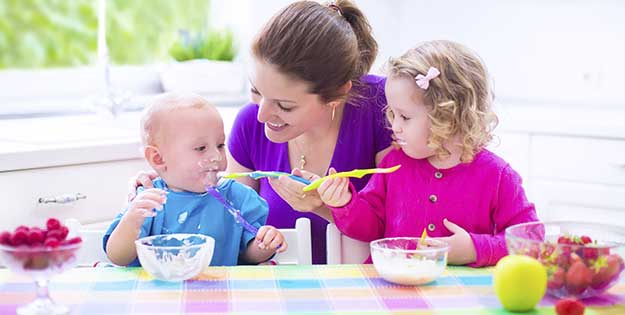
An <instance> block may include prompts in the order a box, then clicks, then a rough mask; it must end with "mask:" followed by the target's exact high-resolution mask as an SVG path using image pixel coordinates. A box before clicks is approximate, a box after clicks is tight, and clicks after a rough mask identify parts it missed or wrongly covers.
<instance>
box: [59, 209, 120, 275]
mask: <svg viewBox="0 0 625 315" xmlns="http://www.w3.org/2000/svg"><path fill="white" fill-rule="evenodd" d="M65 225H66V226H67V227H68V228H69V230H70V233H72V234H75V235H79V236H80V237H81V238H82V248H81V250H80V252H79V253H78V264H77V265H78V266H95V265H97V264H99V263H110V261H109V259H108V257H106V253H105V252H104V250H103V249H102V238H103V237H104V233H106V228H85V227H84V226H83V225H82V224H80V222H78V220H76V219H67V220H65Z"/></svg>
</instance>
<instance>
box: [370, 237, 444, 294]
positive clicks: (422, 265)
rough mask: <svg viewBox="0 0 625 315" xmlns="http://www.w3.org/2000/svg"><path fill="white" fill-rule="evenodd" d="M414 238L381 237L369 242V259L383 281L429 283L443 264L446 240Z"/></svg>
mask: <svg viewBox="0 0 625 315" xmlns="http://www.w3.org/2000/svg"><path fill="white" fill-rule="evenodd" d="M421 242H422V241H421V239H420V238H418V237H395V238H383V239H379V240H375V241H373V242H371V244H370V247H371V259H372V260H373V265H374V266H375V269H376V270H377V271H378V274H380V276H381V277H382V278H384V279H385V280H386V281H389V282H393V283H397V284H402V285H420V284H425V283H429V282H432V281H434V280H436V278H438V276H440V275H441V274H442V273H443V271H445V267H446V266H447V251H448V249H449V246H448V245H447V243H445V242H443V241H440V240H435V239H425V240H423V243H421Z"/></svg>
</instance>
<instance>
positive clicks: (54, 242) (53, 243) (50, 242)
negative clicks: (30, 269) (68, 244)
mask: <svg viewBox="0 0 625 315" xmlns="http://www.w3.org/2000/svg"><path fill="white" fill-rule="evenodd" d="M60 244H61V243H60V242H59V240H58V239H56V238H54V237H48V238H46V240H45V241H44V242H43V245H44V246H46V247H52V248H54V247H58V246H59V245H60Z"/></svg>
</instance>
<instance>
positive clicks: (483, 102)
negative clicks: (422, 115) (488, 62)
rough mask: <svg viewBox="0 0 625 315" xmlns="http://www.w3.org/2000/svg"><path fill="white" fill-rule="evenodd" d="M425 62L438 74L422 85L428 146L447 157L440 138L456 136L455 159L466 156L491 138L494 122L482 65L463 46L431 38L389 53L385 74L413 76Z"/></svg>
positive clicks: (421, 70)
mask: <svg viewBox="0 0 625 315" xmlns="http://www.w3.org/2000/svg"><path fill="white" fill-rule="evenodd" d="M430 67H435V68H437V69H438V70H439V71H440V75H439V76H438V77H436V78H434V79H432V80H430V86H429V87H428V88H427V89H426V90H424V95H425V103H426V105H428V106H431V110H430V112H429V117H430V121H431V122H432V129H431V136H430V139H429V140H428V147H430V148H431V149H432V150H434V152H435V154H436V155H438V156H439V157H441V158H445V157H448V156H449V155H450V154H451V153H450V151H449V150H448V149H446V148H445V147H444V144H445V143H447V142H448V140H450V139H451V138H452V137H456V136H457V137H458V138H459V139H460V140H461V146H462V154H461V156H460V160H461V161H462V162H470V161H472V160H473V158H474V156H475V154H476V153H477V152H479V151H480V150H481V149H482V148H484V147H485V146H486V145H487V144H488V143H489V142H490V141H491V140H492V138H493V134H492V132H493V129H494V128H495V127H496V126H497V123H498V120H497V116H496V115H495V113H494V112H493V111H492V103H493V93H492V89H491V84H490V80H489V77H488V72H487V70H486V67H485V66H484V64H483V63H482V60H481V59H480V58H479V56H477V55H476V54H475V53H473V52H472V51H471V50H469V49H468V48H467V47H465V46H463V45H461V44H459V43H455V42H451V41H444V40H436V41H428V42H423V43H420V44H419V45H417V46H416V47H415V48H413V49H410V50H409V51H408V52H406V53H405V54H404V55H402V56H401V57H399V58H391V59H390V60H389V62H388V64H387V74H388V76H389V77H398V76H406V77H409V78H411V79H413V80H414V79H415V77H416V76H417V75H418V74H423V75H425V74H426V73H427V72H428V69H429V68H430ZM415 86H417V85H416V83H415ZM417 88H419V87H418V86H417Z"/></svg>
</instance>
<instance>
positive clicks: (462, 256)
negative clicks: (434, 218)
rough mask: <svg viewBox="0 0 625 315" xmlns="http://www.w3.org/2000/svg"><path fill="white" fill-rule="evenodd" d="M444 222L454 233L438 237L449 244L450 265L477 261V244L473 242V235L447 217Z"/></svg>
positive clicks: (448, 258) (448, 260)
mask: <svg viewBox="0 0 625 315" xmlns="http://www.w3.org/2000/svg"><path fill="white" fill-rule="evenodd" d="M443 224H444V225H445V227H446V228H447V229H448V230H449V231H450V232H451V233H453V235H452V236H447V237H437V238H436V239H440V240H443V241H445V242H447V244H449V255H448V256H447V262H448V263H449V264H450V265H466V264H470V263H473V262H475V260H476V253H475V245H474V244H473V240H472V239H471V235H469V233H468V232H467V231H465V229H463V228H461V227H460V226H458V225H456V224H455V223H452V222H451V221H449V220H447V219H445V220H444V221H443Z"/></svg>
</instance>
